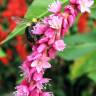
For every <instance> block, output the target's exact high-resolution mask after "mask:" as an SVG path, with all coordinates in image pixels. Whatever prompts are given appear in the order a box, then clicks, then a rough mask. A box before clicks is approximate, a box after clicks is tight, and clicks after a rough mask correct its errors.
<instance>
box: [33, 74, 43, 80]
mask: <svg viewBox="0 0 96 96" xmlns="http://www.w3.org/2000/svg"><path fill="white" fill-rule="evenodd" d="M42 77H43V74H42V72H41V73H36V72H35V73H34V76H33V79H34V80H35V81H39V80H41V79H42Z"/></svg>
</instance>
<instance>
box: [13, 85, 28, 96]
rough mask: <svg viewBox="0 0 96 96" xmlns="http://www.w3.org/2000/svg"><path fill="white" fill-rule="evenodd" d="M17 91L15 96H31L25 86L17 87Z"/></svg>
mask: <svg viewBox="0 0 96 96" xmlns="http://www.w3.org/2000/svg"><path fill="white" fill-rule="evenodd" d="M16 89H17V91H16V92H15V93H14V94H15V96H29V89H28V87H27V86H25V85H19V86H17V87H16Z"/></svg>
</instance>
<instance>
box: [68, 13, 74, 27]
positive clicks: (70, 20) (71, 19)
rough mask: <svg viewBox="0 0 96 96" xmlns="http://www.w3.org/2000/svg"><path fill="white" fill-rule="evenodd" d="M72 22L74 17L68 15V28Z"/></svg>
mask: <svg viewBox="0 0 96 96" xmlns="http://www.w3.org/2000/svg"><path fill="white" fill-rule="evenodd" d="M74 21H75V17H74V15H69V16H68V23H69V26H70V27H71V26H72V25H73V23H74Z"/></svg>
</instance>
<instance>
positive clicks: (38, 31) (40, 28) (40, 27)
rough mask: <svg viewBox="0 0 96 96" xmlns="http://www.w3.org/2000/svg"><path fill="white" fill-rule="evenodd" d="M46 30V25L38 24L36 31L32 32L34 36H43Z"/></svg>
mask: <svg viewBox="0 0 96 96" xmlns="http://www.w3.org/2000/svg"><path fill="white" fill-rule="evenodd" d="M45 30H46V25H44V24H40V23H37V24H36V26H35V27H34V30H32V34H43V33H44V31H45Z"/></svg>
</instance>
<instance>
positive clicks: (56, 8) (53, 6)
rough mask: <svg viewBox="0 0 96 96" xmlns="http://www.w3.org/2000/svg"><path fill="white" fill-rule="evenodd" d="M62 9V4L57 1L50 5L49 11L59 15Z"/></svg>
mask: <svg viewBox="0 0 96 96" xmlns="http://www.w3.org/2000/svg"><path fill="white" fill-rule="evenodd" d="M61 8H62V3H61V2H60V1H59V0H57V1H55V2H54V3H52V4H51V5H49V9H48V11H49V12H53V13H58V12H60V11H61Z"/></svg>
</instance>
